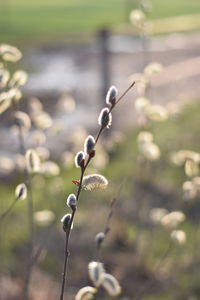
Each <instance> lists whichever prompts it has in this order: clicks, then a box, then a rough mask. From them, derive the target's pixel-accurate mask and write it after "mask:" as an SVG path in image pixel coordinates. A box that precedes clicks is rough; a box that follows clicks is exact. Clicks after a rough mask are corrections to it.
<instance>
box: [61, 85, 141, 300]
mask: <svg viewBox="0 0 200 300" xmlns="http://www.w3.org/2000/svg"><path fill="white" fill-rule="evenodd" d="M134 85H135V82H133V83H132V84H131V85H130V86H129V87H128V88H127V89H126V90H125V92H124V93H122V95H121V96H120V97H119V98H118V99H117V101H116V102H115V103H114V104H113V105H112V106H111V107H110V109H109V112H108V114H110V113H111V111H112V110H113V109H114V107H115V106H116V105H117V104H118V103H119V102H120V101H121V100H122V99H123V97H124V96H125V95H126V94H127V93H128V92H129V91H130V90H131V89H132V87H133V86H134ZM105 128H106V127H105V126H104V125H102V126H101V127H100V129H99V132H98V134H97V136H96V138H95V146H96V144H97V142H98V140H99V138H100V136H101V134H102V132H103V131H104V129H105ZM91 159H92V157H91V156H89V157H88V159H87V161H86V164H85V166H84V167H82V168H81V174H80V180H79V187H78V190H77V193H76V200H77V203H78V201H79V197H80V194H81V190H82V182H83V176H84V174H85V170H86V169H87V166H88V165H89V163H90V161H91ZM75 214H76V210H73V211H72V215H71V219H70V222H69V226H68V228H69V229H68V230H67V231H66V242H65V252H64V255H65V258H64V269H63V273H62V285H61V294H60V300H63V297H64V290H65V281H66V273H67V263H68V258H69V240H70V234H71V226H72V223H73V220H74V217H75Z"/></svg>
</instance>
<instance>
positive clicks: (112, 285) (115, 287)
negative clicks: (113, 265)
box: [101, 273, 121, 297]
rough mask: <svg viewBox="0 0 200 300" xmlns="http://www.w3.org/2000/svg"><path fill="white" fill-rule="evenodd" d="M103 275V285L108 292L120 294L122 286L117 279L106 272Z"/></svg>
mask: <svg viewBox="0 0 200 300" xmlns="http://www.w3.org/2000/svg"><path fill="white" fill-rule="evenodd" d="M102 277H103V278H102V282H101V285H102V286H103V287H104V288H105V290H106V291H107V293H108V294H109V295H110V296H113V297H115V296H118V295H119V294H120V293H121V286H120V285H119V283H118V281H117V279H116V278H115V277H114V276H113V275H111V274H108V273H104V274H103V275H102Z"/></svg>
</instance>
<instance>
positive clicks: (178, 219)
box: [161, 211, 185, 228]
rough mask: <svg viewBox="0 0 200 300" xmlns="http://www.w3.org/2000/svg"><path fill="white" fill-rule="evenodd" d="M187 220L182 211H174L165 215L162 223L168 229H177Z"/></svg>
mask: <svg viewBox="0 0 200 300" xmlns="http://www.w3.org/2000/svg"><path fill="white" fill-rule="evenodd" d="M184 220H185V215H184V213H183V212H182V211H172V212H171V213H169V214H167V215H165V216H164V217H163V218H162V220H161V223H162V225H163V226H164V227H166V228H175V227H177V226H178V225H179V224H180V223H182V222H183V221H184Z"/></svg>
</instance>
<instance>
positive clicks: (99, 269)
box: [88, 261, 105, 287]
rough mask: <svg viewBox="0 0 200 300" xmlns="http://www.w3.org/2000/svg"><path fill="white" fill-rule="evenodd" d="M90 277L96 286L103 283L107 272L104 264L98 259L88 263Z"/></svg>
mask: <svg viewBox="0 0 200 300" xmlns="http://www.w3.org/2000/svg"><path fill="white" fill-rule="evenodd" d="M88 273H89V277H90V279H91V280H92V282H93V284H94V285H95V286H96V287H99V286H100V285H101V281H102V276H103V274H104V273H105V270H104V267H103V264H102V263H100V262H97V261H92V262H90V263H89V264H88Z"/></svg>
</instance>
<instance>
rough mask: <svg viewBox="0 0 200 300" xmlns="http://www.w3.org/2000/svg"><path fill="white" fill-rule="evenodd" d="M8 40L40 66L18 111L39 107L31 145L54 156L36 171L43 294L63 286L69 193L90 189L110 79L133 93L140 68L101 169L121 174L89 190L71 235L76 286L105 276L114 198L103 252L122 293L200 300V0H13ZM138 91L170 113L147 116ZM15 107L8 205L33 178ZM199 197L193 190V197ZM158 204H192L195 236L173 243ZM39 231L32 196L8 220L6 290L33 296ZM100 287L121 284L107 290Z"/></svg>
mask: <svg viewBox="0 0 200 300" xmlns="http://www.w3.org/2000/svg"><path fill="white" fill-rule="evenodd" d="M0 43H1V44H10V45H13V46H16V47H17V48H18V49H20V51H21V52H22V54H23V57H22V59H21V60H20V61H18V62H17V63H16V64H10V63H5V68H7V69H8V70H9V72H10V73H11V74H13V73H14V72H15V71H16V70H19V69H20V70H24V71H25V72H26V73H27V74H28V80H27V83H26V84H25V85H24V86H23V87H22V88H21V90H22V94H23V96H22V100H20V102H19V106H18V105H17V110H18V109H20V111H23V112H26V113H27V114H28V115H29V117H30V119H31V125H30V126H28V127H29V128H28V129H29V130H27V128H26V130H24V131H23V137H24V144H25V145H24V147H25V150H26V149H29V148H35V149H36V150H37V153H38V155H39V156H40V159H41V161H42V163H43V169H42V172H41V173H40V174H38V175H35V176H34V177H33V182H32V186H33V187H32V188H33V203H34V222H35V225H34V226H35V236H36V237H35V247H36V250H37V246H38V245H39V246H38V247H40V246H41V245H42V251H41V253H40V255H39V257H38V258H37V261H36V262H35V263H34V266H33V268H32V274H31V275H32V276H31V282H30V298H29V299H36V300H40V299H41V300H45V299H49V300H51V299H52V300H53V299H58V295H59V290H60V281H61V272H62V266H63V252H64V233H63V232H62V228H61V227H62V226H61V224H60V219H61V217H62V216H63V215H64V214H65V213H66V212H67V208H66V204H65V202H66V198H67V195H68V194H69V193H72V192H75V190H76V187H75V186H74V185H73V183H72V182H71V181H72V180H77V179H78V178H79V170H77V169H76V168H75V167H74V156H75V154H76V153H77V151H80V150H82V149H83V143H84V139H85V138H86V137H87V135H88V134H94V135H95V133H96V132H97V130H98V123H97V119H98V115H99V111H100V109H101V108H102V107H103V106H105V96H106V93H107V90H108V88H109V87H110V86H111V85H115V86H116V87H117V88H118V90H119V94H122V93H123V91H124V90H125V89H126V88H127V87H128V86H129V84H130V83H131V82H132V81H133V80H138V78H139V80H138V82H139V84H138V86H137V87H136V88H134V89H132V90H131V91H130V93H129V94H128V95H127V96H126V99H124V101H123V102H121V103H120V105H119V107H118V108H116V110H115V112H114V115H113V124H112V127H111V129H110V130H109V131H106V132H105V133H104V135H103V137H102V139H101V141H100V144H99V145H98V147H97V155H96V157H95V159H94V162H93V164H92V165H91V168H90V169H89V170H88V174H89V173H91V172H93V173H102V174H103V175H105V176H106V178H108V180H109V182H110V185H109V188H108V189H107V190H105V191H94V192H92V193H88V192H83V194H82V197H81V198H82V199H81V201H80V205H79V209H78V213H77V219H76V220H75V224H74V229H73V232H72V236H71V245H70V249H71V255H70V263H69V271H68V280H67V281H68V283H67V285H68V293H67V294H66V299H69V300H71V299H74V295H75V294H76V293H77V291H78V290H79V289H80V288H81V287H83V286H85V285H91V281H90V279H89V277H88V274H87V273H88V272H87V265H88V263H89V262H90V261H92V260H94V259H95V242H94V239H95V235H96V234H97V233H98V232H101V231H103V230H104V227H105V224H106V219H107V216H108V214H109V210H110V201H111V200H112V199H113V198H116V199H117V201H116V204H115V207H114V213H113V217H112V220H111V225H110V227H111V229H110V232H109V234H108V236H107V238H106V241H105V243H104V246H103V249H102V253H101V260H102V262H104V263H105V266H106V269H107V270H108V271H109V272H111V273H112V274H114V275H115V276H116V277H117V279H118V280H119V282H120V284H121V286H122V295H121V296H119V298H117V299H123V300H128V299H130V300H132V299H149V300H151V299H155V300H156V299H180V300H184V299H185V300H197V299H200V279H199V278H200V272H199V270H198V269H199V264H200V254H199V253H198V249H199V242H200V241H199V233H200V231H199V226H200V223H199V220H200V213H199V210H200V204H199V202H198V200H199V199H198V197H199V190H198V188H196V185H195V188H196V190H195V192H194V186H193V185H192V184H193V181H192V180H193V179H194V177H195V178H198V179H199V176H198V175H199V171H197V172H196V173H195V172H193V166H192V167H191V168H192V172H193V173H192V175H191V173H190V172H189V175H188V169H187V167H186V169H187V170H186V171H184V166H183V165H184V163H185V162H186V160H187V159H188V157H189V160H190V161H191V160H192V161H193V162H195V163H197V165H198V167H199V158H198V159H197V161H196V158H195V159H193V157H194V155H195V154H198V155H199V144H200V141H199V136H200V121H199V113H200V103H199V95H200V84H199V82H200V81H199V80H200V54H199V53H200V1H199V0H190V1H187V0H173V1H172V0H168V1H165V0H151V1H150V0H149V1H148V0H146V1H145V0H143V1H142V0H141V1H140V0H138V1H136V0H101V1H95V0H56V1H53V0H44V1H39V0H34V1H32V0H29V1H26V0H0ZM152 62H153V63H154V62H156V64H157V65H154V66H153V67H154V68H155V69H156V70H152V69H154V68H153V67H152V65H151V68H152V69H151V70H150V71H149V70H147V69H145V68H146V66H148V65H149V64H150V63H152ZM158 63H159V64H158ZM158 66H159V68H161V69H162V71H161V72H159V73H158V72H157V68H158ZM161 66H162V67H161ZM0 71H1V68H0ZM154 71H155V72H154ZM145 72H146V73H145ZM149 72H150V73H152V74H153V75H152V74H151V75H152V76H149ZM154 73H156V74H154ZM157 73H158V74H157ZM0 75H1V74H0ZM1 76H2V75H1ZM145 76H146V77H145ZM0 78H1V77H0ZM149 78H150V79H149ZM147 81H148V82H147ZM141 85H142V87H141ZM1 92H4V88H2V86H1ZM138 97H139V98H145V99H147V98H148V99H150V101H151V103H152V105H153V104H156V105H160V106H162V107H164V108H165V109H167V117H166V118H165V117H163V114H162V113H160V110H159V113H158V117H157V115H156V117H152V115H151V116H150V114H149V115H148V116H146V115H145V116H144V114H143V113H142V115H141V114H140V113H141V105H143V103H144V102H142V104H141V103H140V102H139V104H138V106H137V107H135V99H136V98H138ZM0 100H1V99H0ZM1 101H2V100H1ZM138 107H139V109H138ZM15 109H16V107H15V108H14V109H12V108H11V107H10V108H9V109H8V110H6V111H3V113H2V114H1V116H0V141H1V142H0V177H1V183H0V195H1V200H0V212H1V213H2V212H4V211H5V210H6V209H7V207H9V205H10V203H12V201H13V199H14V191H15V187H16V186H17V185H18V184H19V183H21V182H24V170H25V161H24V155H23V154H24V153H22V152H23V151H21V150H23V149H21V148H22V147H21V148H20V145H21V144H20V141H19V132H18V130H19V128H17V126H18V127H19V124H17V123H16V118H15V115H13V114H14V113H16V112H15ZM34 112H35V113H34ZM38 112H39V113H38ZM138 112H139V113H138ZM162 112H163V111H162ZM156 113H157V112H156ZM165 113H166V111H165ZM161 115H162V116H161ZM153 116H155V114H154V115H153ZM159 118H160V119H162V120H160V119H159ZM157 121H158V122H157ZM160 121H161V122H160ZM20 126H21V125H20ZM22 127H23V126H22ZM141 131H148V132H151V134H152V135H153V137H154V139H155V142H156V144H157V145H158V146H159V151H160V152H159V153H161V154H159V155H158V156H159V157H156V158H155V157H154V158H153V159H152V156H151V155H154V152H153V154H152V152H151V153H150V154H149V153H148V154H146V152H145V153H143V152H142V151H143V150H142V151H141V149H140V147H138V145H137V143H138V140H137V137H138V134H139V133H140V132H141ZM20 149H21V150H20ZM180 150H184V151H185V150H189V151H193V152H192V154H191V153H190V154H191V155H189V154H188V153H184V155H185V156H184V155H183V156H184V158H183V157H182V156H181V158H182V161H183V164H182V165H181V163H180V161H178V162H177V160H178V158H180V157H178V158H177V157H175V158H174V156H173V159H172V154H174V152H176V154H177V153H178V151H180ZM152 151H153V150H152ZM179 154H180V153H179ZM192 155H193V156H192ZM191 156H192V158H191ZM198 157H199V156H198ZM177 165H178V167H177ZM180 165H181V166H180ZM152 174H153V175H154V176H152ZM198 179H197V180H196V181H195V182H197V181H198ZM184 182H192V183H191V185H192V188H191V186H190V188H191V189H189V188H188V186H187V188H185V189H184V188H182V185H183V183H184ZM188 190H190V194H189V196H188V194H187V197H186V194H185V193H186V192H187V193H189V192H188ZM191 190H192V192H191ZM188 197H189V198H190V199H189V200H191V199H192V200H191V201H185V199H186V198H187V200H188ZM91 202H92V203H91ZM157 208H162V209H165V214H167V212H172V211H182V212H183V213H184V216H185V217H186V220H185V221H184V223H183V224H182V225H181V226H182V227H181V228H180V230H182V231H183V232H184V233H185V234H186V236H187V242H186V243H184V246H183V243H181V242H180V241H179V242H178V243H175V244H173V243H172V242H171V238H170V234H171V232H169V231H168V229H167V230H166V228H164V225H163V226H160V224H159V225H158V224H157V223H156V225H155V219H154V218H153V219H154V220H153V221H152V214H153V213H150V212H151V211H152V209H157ZM37 212H40V214H38V213H37ZM159 213H160V212H159ZM159 216H160V215H159ZM28 231H29V230H28V219H27V207H26V203H25V202H24V201H20V202H19V203H16V205H15V207H14V208H13V210H12V211H11V212H10V214H9V215H8V216H7V217H6V218H4V219H3V220H2V221H0V257H1V260H0V270H1V273H0V299H2V300H17V299H22V294H23V283H24V278H25V269H26V267H25V266H26V263H27V253H28V249H29V248H28V246H29V245H28V243H29V242H28V234H29V233H28ZM174 266H175V268H174ZM174 269H175V270H174ZM99 299H106V300H107V299H111V297H110V298H109V296H108V295H107V294H106V293H105V291H104V290H103V289H102V290H100V298H99Z"/></svg>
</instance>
